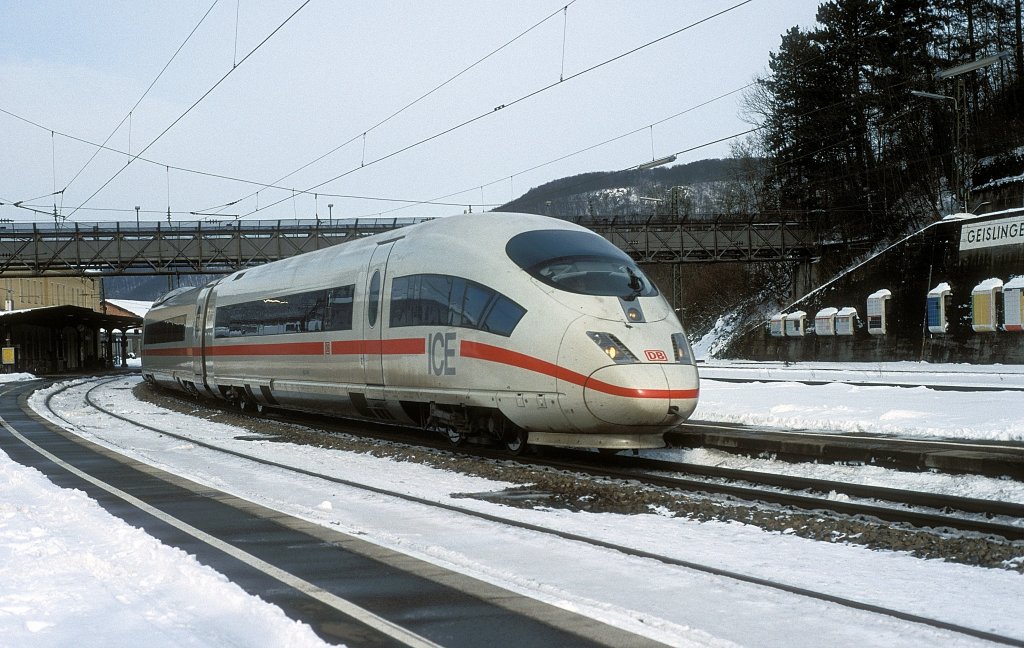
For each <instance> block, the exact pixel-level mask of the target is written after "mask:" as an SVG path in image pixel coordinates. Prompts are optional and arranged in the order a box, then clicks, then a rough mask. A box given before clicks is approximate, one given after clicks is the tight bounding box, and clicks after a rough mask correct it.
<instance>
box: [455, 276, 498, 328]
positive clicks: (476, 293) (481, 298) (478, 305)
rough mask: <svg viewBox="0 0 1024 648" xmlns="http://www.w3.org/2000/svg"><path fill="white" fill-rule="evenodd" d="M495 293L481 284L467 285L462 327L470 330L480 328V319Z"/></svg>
mask: <svg viewBox="0 0 1024 648" xmlns="http://www.w3.org/2000/svg"><path fill="white" fill-rule="evenodd" d="M493 294H494V291H492V290H489V289H487V288H484V287H483V286H481V285H480V284H477V283H473V282H469V283H467V284H466V297H465V299H464V300H463V301H462V326H467V327H469V328H480V319H481V316H482V315H483V314H484V308H486V307H487V302H489V301H490V300H491V296H492V295H493Z"/></svg>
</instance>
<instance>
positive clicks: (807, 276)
mask: <svg viewBox="0 0 1024 648" xmlns="http://www.w3.org/2000/svg"><path fill="white" fill-rule="evenodd" d="M818 282H819V277H818V265H817V264H816V263H813V262H811V260H810V259H805V260H803V261H800V262H798V263H797V264H796V270H795V271H794V272H793V294H792V295H790V297H791V299H792V300H793V301H797V300H798V299H800V298H801V297H803V296H804V295H806V294H807V293H809V292H811V291H812V290H814V288H815V287H816V286H817V285H818Z"/></svg>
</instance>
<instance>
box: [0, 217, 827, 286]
mask: <svg viewBox="0 0 1024 648" xmlns="http://www.w3.org/2000/svg"><path fill="white" fill-rule="evenodd" d="M425 220H430V219H426V218H370V219H295V220H273V221H270V220H267V221H262V220H254V221H245V220H231V221H227V220H225V221H209V220H194V221H173V222H171V223H164V222H162V221H148V222H138V223H136V222H132V221H127V222H105V223H83V222H76V223H60V222H58V223H43V222H40V223H4V224H0V276H9V277H15V276H38V275H42V274H55V275H89V274H96V273H100V274H112V275H129V274H188V273H223V272H231V271H234V270H237V269H239V268H243V267H249V266H253V265H259V264H262V263H267V262H269V261H275V260H277V259H282V258H286V257H290V256H294V255H297V254H302V253H304V252H309V251H312V250H316V249H320V248H324V247H328V246H331V245H337V244H339V243H344V242H346V241H350V240H353V239H354V238H360V237H364V236H369V235H372V234H378V233H381V232H386V231H390V230H394V229H397V228H400V227H404V226H407V225H412V224H415V223H419V222H422V221H425ZM582 224H584V225H586V226H588V227H590V228H591V229H593V230H594V231H596V232H597V233H599V234H601V235H602V236H604V237H606V238H607V239H608V240H610V241H611V242H612V243H614V244H615V245H617V246H618V247H620V248H621V249H622V250H624V251H626V252H627V253H628V254H630V255H631V256H632V257H633V258H635V259H637V260H638V261H640V262H645V263H687V262H704V263H706V262H715V261H745V262H753V261H793V260H806V259H808V258H811V257H812V256H814V255H816V252H815V250H816V249H817V248H816V246H815V244H814V240H813V238H814V237H813V234H812V233H811V230H810V229H809V228H807V227H805V226H804V225H803V224H802V223H798V222H789V221H780V222H760V221H747V222H740V223H736V222H724V221H711V222H709V221H690V222H681V221H679V220H670V219H655V218H652V217H650V216H646V217H643V216H634V217H630V216H623V217H616V218H612V219H595V220H590V221H584V222H583V223H582Z"/></svg>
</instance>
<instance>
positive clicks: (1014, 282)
mask: <svg viewBox="0 0 1024 648" xmlns="http://www.w3.org/2000/svg"><path fill="white" fill-rule="evenodd" d="M1021 288H1024V275H1019V276H1016V277H1014V278H1013V279H1010V280H1009V281H1007V282H1006V283H1005V284H1003V290H1013V289H1021Z"/></svg>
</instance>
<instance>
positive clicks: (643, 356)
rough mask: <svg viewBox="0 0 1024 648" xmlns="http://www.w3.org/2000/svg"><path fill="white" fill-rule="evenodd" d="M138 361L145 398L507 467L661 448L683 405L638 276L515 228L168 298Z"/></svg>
mask: <svg viewBox="0 0 1024 648" xmlns="http://www.w3.org/2000/svg"><path fill="white" fill-rule="evenodd" d="M142 353H143V355H142V373H143V376H144V377H145V379H146V380H148V381H150V382H154V383H157V384H159V385H163V386H167V387H172V388H177V389H182V390H185V391H188V392H191V393H193V394H203V395H208V396H213V397H216V398H221V399H226V400H229V401H234V402H237V403H238V404H240V405H242V406H243V407H246V406H253V407H258V408H263V407H274V408H282V409H297V410H308V411H314V412H321V413H327V414H331V415H336V416H343V417H355V418H362V419H373V420H377V421H387V422H394V423H400V424H405V425H416V426H421V427H423V428H426V429H433V430H438V431H441V432H442V433H444V434H446V435H447V436H448V437H449V438H450V439H451V440H452V441H453V442H455V443H459V442H461V441H463V440H465V439H467V438H471V437H491V438H493V439H496V440H498V441H499V442H502V443H504V444H505V445H506V446H507V448H508V449H509V450H510V451H513V452H516V451H518V450H520V449H521V448H523V447H524V446H525V444H526V443H527V442H528V443H531V444H536V445H559V446H579V447H591V448H602V449H627V448H649V447H662V446H663V445H664V439H663V435H664V433H665V432H666V431H668V430H671V429H672V428H674V427H676V426H677V425H679V424H680V423H681V422H682V421H683V420H685V419H686V418H687V417H688V416H689V415H690V414H691V413H692V412H693V410H694V408H695V407H696V405H697V396H698V377H697V368H696V366H695V364H694V361H693V355H692V352H691V349H690V346H689V343H688V342H687V339H686V335H685V334H684V332H683V327H682V325H681V324H680V323H679V320H678V318H677V317H676V315H675V313H674V312H673V311H672V309H671V308H670V306H669V304H668V302H667V301H666V300H665V299H664V297H662V296H661V295H660V294H659V292H658V289H657V288H656V287H655V286H654V285H653V284H652V283H651V281H650V280H649V279H648V278H647V277H646V275H645V274H644V273H643V272H642V271H641V270H640V268H639V267H638V266H637V265H636V264H635V263H634V262H633V261H632V260H631V259H630V258H629V257H628V256H627V255H626V254H625V253H624V252H622V251H621V250H619V249H618V248H616V247H615V246H614V245H612V244H611V243H609V242H608V241H607V240H605V239H604V238H602V237H601V236H599V235H597V234H595V233H593V232H591V231H590V230H587V229H586V228H583V227H580V226H577V225H574V224H571V223H567V222H564V221H560V220H555V219H552V218H547V217H543V216H535V215H530V214H510V213H488V214H467V215H462V216H453V217H450V218H440V219H435V220H431V221H427V222H423V223H420V224H417V225H412V226H409V227H405V228H402V229H399V230H395V231H393V232H388V233H384V234H378V235H375V236H369V237H366V238H362V239H358V240H354V241H351V242H348V243H344V244H341V245H336V246H333V247H330V248H326V249H323V250H318V251H316V252H310V253H307V254H303V255H300V256H296V257H293V258H290V259H284V260H281V261H276V262H274V263H268V264H267V265H264V266H260V267H256V268H251V269H247V270H240V271H238V272H235V273H234V274H231V275H229V276H227V277H225V278H222V279H219V280H217V281H214V282H212V283H210V284H208V285H206V286H204V287H202V288H182V289H178V290H175V291H172V292H170V293H168V294H167V295H165V296H164V297H163V298H162V299H160V300H158V301H157V302H156V303H154V305H153V308H152V310H150V311H149V313H148V314H147V315H146V318H145V328H144V332H143V350H142Z"/></svg>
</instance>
